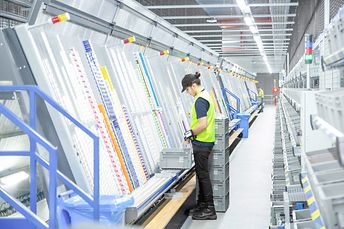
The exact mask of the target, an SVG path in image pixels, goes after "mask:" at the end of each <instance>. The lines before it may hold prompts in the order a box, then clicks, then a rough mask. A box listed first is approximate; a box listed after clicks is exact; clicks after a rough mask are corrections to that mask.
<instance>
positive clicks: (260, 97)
mask: <svg viewBox="0 0 344 229" xmlns="http://www.w3.org/2000/svg"><path fill="white" fill-rule="evenodd" d="M258 97H259V100H260V104H261V107H262V109H261V112H263V109H264V91H263V89H262V88H261V87H259V88H258Z"/></svg>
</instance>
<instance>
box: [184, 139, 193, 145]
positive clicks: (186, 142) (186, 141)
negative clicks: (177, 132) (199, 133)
mask: <svg viewBox="0 0 344 229" xmlns="http://www.w3.org/2000/svg"><path fill="white" fill-rule="evenodd" d="M190 143H191V141H190V139H186V140H184V142H183V144H184V145H188V144H190Z"/></svg>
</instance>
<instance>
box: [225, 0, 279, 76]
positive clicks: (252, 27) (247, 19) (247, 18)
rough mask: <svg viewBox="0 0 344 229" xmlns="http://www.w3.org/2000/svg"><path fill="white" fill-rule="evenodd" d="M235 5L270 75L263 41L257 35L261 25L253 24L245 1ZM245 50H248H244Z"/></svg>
mask: <svg viewBox="0 0 344 229" xmlns="http://www.w3.org/2000/svg"><path fill="white" fill-rule="evenodd" d="M236 3H237V5H238V6H239V8H240V10H241V13H242V14H243V15H245V17H244V21H245V23H246V25H247V26H249V29H250V31H251V33H252V34H253V39H254V40H255V42H256V43H257V47H258V49H259V52H260V54H261V55H262V56H263V59H264V62H265V64H266V67H267V68H268V71H269V73H272V71H271V67H270V64H269V62H268V60H267V57H266V53H265V50H264V45H263V41H262V38H261V37H260V35H259V31H258V28H257V25H258V24H262V23H255V21H254V19H253V16H252V13H251V10H250V6H249V5H248V4H247V3H246V0H236ZM272 24H273V23H272ZM283 24H284V23H283ZM223 43H224V42H223ZM245 50H249V49H245ZM252 50H254V49H252ZM240 51H241V50H240Z"/></svg>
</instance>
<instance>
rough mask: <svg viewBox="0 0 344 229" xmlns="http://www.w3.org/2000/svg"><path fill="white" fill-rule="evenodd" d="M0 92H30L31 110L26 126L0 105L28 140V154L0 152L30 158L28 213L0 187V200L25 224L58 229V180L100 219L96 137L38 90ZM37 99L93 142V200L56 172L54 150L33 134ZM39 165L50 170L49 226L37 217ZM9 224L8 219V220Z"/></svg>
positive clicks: (19, 88) (25, 88)
mask: <svg viewBox="0 0 344 229" xmlns="http://www.w3.org/2000/svg"><path fill="white" fill-rule="evenodd" d="M0 91H11V92H19V91H27V92H28V93H29V98H30V100H29V102H30V111H29V125H28V124H26V123H25V122H23V121H22V120H20V119H19V118H18V117H17V116H16V115H15V114H14V113H13V112H12V111H10V110H9V109H8V108H6V107H5V106H4V105H3V104H0V113H2V114H3V115H4V116H5V117H7V118H8V119H9V120H10V121H12V122H13V123H14V124H15V125H16V126H18V127H19V128H20V129H21V130H22V131H23V132H24V133H26V134H27V135H28V136H29V139H30V151H28V152H27V151H7V152H0V156H30V177H31V179H30V181H31V182H30V210H28V209H27V208H26V207H25V206H24V205H23V204H22V203H21V202H20V201H18V200H16V199H15V198H13V197H12V196H10V194H9V193H7V192H6V191H5V190H4V189H3V188H1V187H0V197H1V198H3V199H4V200H5V201H6V202H8V203H9V204H10V205H11V206H13V207H14V208H15V209H16V210H17V211H18V212H20V213H21V214H22V215H23V216H24V217H25V218H26V219H27V220H28V221H30V222H31V223H32V224H33V225H35V226H36V227H38V228H57V225H56V198H57V179H59V180H60V181H62V183H63V184H65V185H66V186H67V187H68V188H69V189H71V190H73V191H74V192H75V193H76V194H77V195H79V196H80V197H81V198H83V199H84V200H85V201H86V202H87V203H89V204H90V206H91V207H93V209H94V211H93V216H94V220H99V194H100V190H99V137H98V136H97V135H95V134H94V133H93V132H92V131H91V130H89V129H88V128H87V127H85V126H83V125H82V124H81V123H80V122H79V121H77V120H76V119H75V118H73V117H72V116H71V115H70V114H69V113H68V112H67V111H66V110H65V109H64V108H63V107H62V106H60V105H59V104H58V103H57V102H55V101H54V100H53V99H52V98H51V97H50V96H48V95H47V94H45V93H44V92H43V91H41V90H40V89H39V88H38V87H37V86H34V85H24V86H0ZM37 96H38V97H40V98H41V99H42V100H43V101H45V102H46V103H48V104H49V105H50V106H52V107H53V108H54V109H55V110H57V111H58V112H59V113H61V114H62V115H63V116H65V117H66V118H67V119H69V120H70V121H71V122H72V123H74V124H75V125H76V126H77V127H78V128H80V129H81V130H82V131H83V132H85V133H86V134H87V135H88V136H89V137H91V138H92V140H93V143H94V144H93V150H94V166H93V167H94V171H93V172H94V177H93V182H94V188H93V197H92V196H90V195H89V194H87V193H86V192H85V191H83V190H82V189H81V188H80V187H78V186H77V185H76V184H75V183H73V182H72V181H71V180H70V179H69V178H67V177H66V176H65V175H64V174H62V173H61V172H60V171H58V170H57V147H56V146H53V145H52V144H51V143H50V142H49V141H47V140H46V139H44V138H43V137H42V136H41V135H40V134H38V133H37V132H36V97H37ZM37 143H38V144H40V145H41V146H42V147H44V148H45V149H46V150H47V151H48V153H49V162H48V161H46V160H45V159H43V158H42V157H41V156H40V155H39V154H38V153H37V152H36V149H37ZM36 163H39V164H41V165H42V166H43V167H45V168H46V169H48V171H49V187H48V191H49V225H47V224H46V223H45V222H44V221H42V220H41V219H40V218H39V217H38V216H37V215H36V211H37V187H36V186H37V184H36V166H37V164H36ZM7 221H9V220H7ZM0 225H1V218H0Z"/></svg>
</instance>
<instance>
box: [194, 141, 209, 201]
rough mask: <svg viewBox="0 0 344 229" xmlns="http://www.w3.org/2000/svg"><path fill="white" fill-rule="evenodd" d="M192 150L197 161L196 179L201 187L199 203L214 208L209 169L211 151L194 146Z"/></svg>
mask: <svg viewBox="0 0 344 229" xmlns="http://www.w3.org/2000/svg"><path fill="white" fill-rule="evenodd" d="M192 148H193V154H194V160H195V168H196V177H197V180H198V185H199V193H198V203H201V202H204V203H206V204H207V205H208V206H214V199H213V188H212V185H211V181H210V175H209V167H208V161H209V155H210V153H211V149H210V148H209V147H202V146H197V145H194V144H193V145H192Z"/></svg>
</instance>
